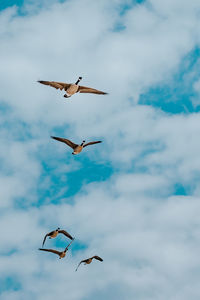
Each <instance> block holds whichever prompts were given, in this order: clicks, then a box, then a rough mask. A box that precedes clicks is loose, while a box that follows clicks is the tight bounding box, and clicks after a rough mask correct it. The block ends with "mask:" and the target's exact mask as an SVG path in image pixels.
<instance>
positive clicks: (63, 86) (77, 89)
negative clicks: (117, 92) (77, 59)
mask: <svg viewBox="0 0 200 300" xmlns="http://www.w3.org/2000/svg"><path fill="white" fill-rule="evenodd" d="M81 80H82V77H79V78H78V80H77V81H76V82H75V83H64V82H57V81H45V80H38V82H39V83H41V84H44V85H49V86H51V87H54V88H55V89H60V90H61V91H62V90H64V91H65V92H66V94H65V95H64V97H65V98H69V97H71V96H72V95H74V94H76V93H90V94H98V95H106V94H107V93H105V92H102V91H100V90H97V89H93V88H90V87H87V86H81V85H79V82H80V81H81Z"/></svg>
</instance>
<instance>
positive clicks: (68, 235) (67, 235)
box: [58, 230, 74, 240]
mask: <svg viewBox="0 0 200 300" xmlns="http://www.w3.org/2000/svg"><path fill="white" fill-rule="evenodd" d="M58 232H59V233H62V234H64V235H65V236H66V237H68V238H69V239H70V240H73V239H74V238H73V237H72V236H71V235H70V234H69V233H68V232H67V231H65V230H58Z"/></svg>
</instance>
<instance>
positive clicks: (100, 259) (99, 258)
mask: <svg viewBox="0 0 200 300" xmlns="http://www.w3.org/2000/svg"><path fill="white" fill-rule="evenodd" d="M92 258H95V259H97V260H99V261H103V259H102V258H101V257H99V256H97V255H95V256H93V257H92Z"/></svg>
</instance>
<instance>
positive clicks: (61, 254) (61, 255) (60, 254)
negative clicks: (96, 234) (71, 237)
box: [38, 241, 73, 259]
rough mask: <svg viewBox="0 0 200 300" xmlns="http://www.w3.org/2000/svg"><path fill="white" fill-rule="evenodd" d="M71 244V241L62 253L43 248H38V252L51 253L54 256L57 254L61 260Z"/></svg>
mask: <svg viewBox="0 0 200 300" xmlns="http://www.w3.org/2000/svg"><path fill="white" fill-rule="evenodd" d="M72 242H73V241H71V242H70V243H69V245H68V246H67V247H66V248H65V250H64V251H57V250H54V249H43V248H39V249H38V250H41V251H46V252H51V253H55V254H57V255H58V256H59V258H60V259H61V258H64V257H65V255H66V252H67V251H68V248H69V246H70V245H71V243H72Z"/></svg>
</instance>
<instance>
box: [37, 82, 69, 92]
mask: <svg viewBox="0 0 200 300" xmlns="http://www.w3.org/2000/svg"><path fill="white" fill-rule="evenodd" d="M38 82H39V83H42V84H44V85H49V86H51V87H54V88H55V89H60V90H61V91H62V90H63V89H64V90H65V91H66V90H67V89H68V88H69V87H70V85H71V83H64V82H57V81H44V80H38Z"/></svg>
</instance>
